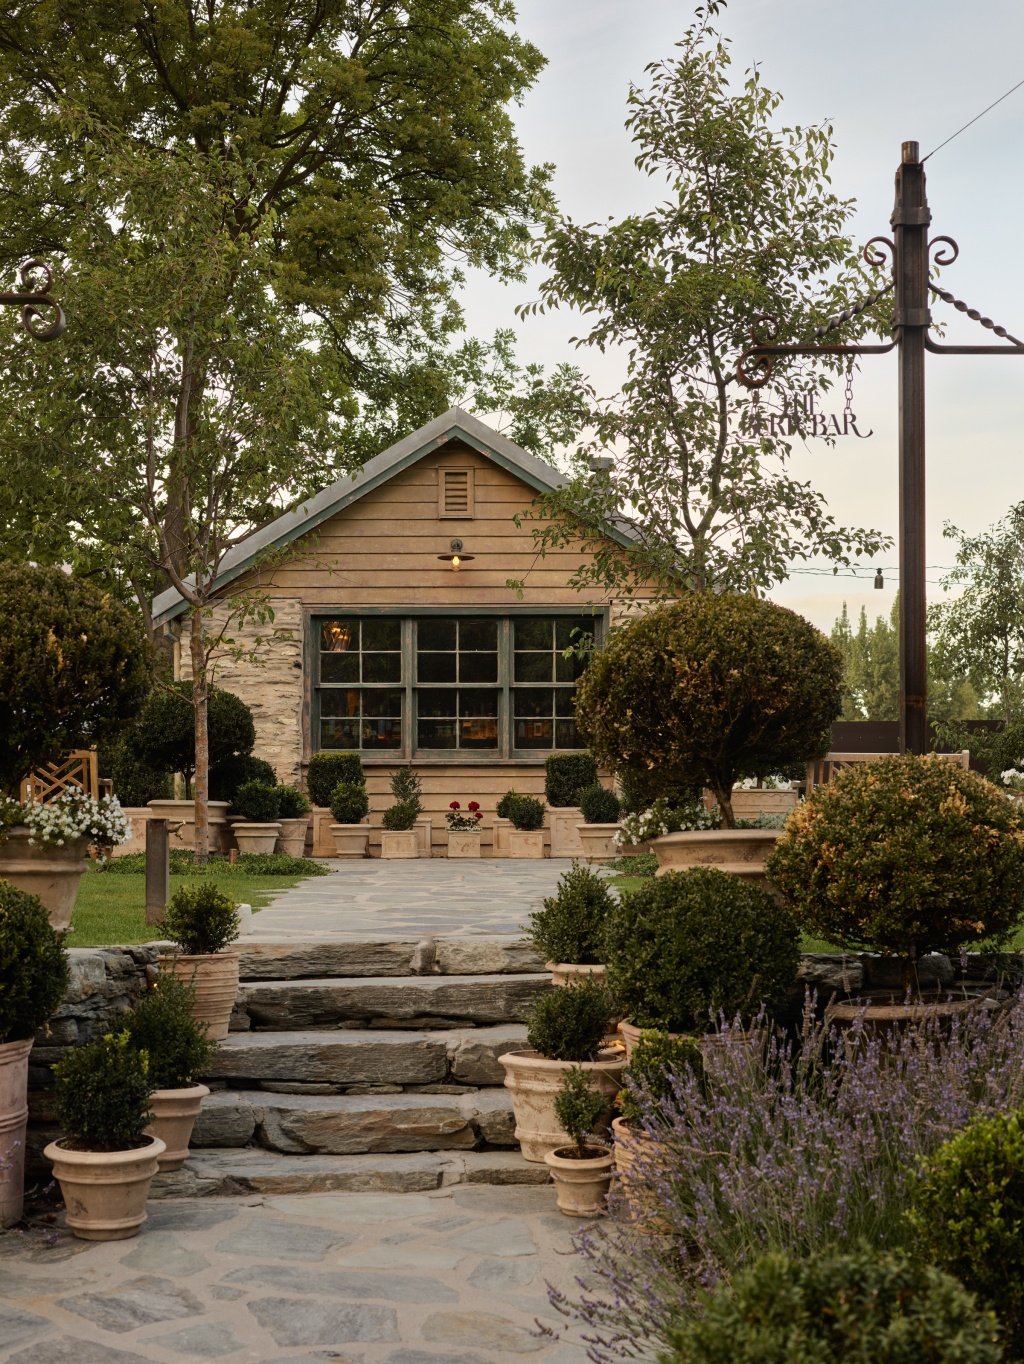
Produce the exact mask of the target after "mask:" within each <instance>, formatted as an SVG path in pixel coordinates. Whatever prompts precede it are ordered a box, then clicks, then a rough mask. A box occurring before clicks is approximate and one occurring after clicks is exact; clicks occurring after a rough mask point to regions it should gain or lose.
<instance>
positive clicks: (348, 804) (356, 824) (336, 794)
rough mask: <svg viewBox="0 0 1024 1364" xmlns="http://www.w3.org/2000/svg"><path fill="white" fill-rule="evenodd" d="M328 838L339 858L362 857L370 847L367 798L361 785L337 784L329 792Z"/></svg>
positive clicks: (352, 783) (362, 784)
mask: <svg viewBox="0 0 1024 1364" xmlns="http://www.w3.org/2000/svg"><path fill="white" fill-rule="evenodd" d="M330 809H331V814H332V815H333V816H334V823H333V824H332V825H331V836H332V837H333V839H334V847H335V850H336V852H337V854H338V856H339V857H365V856H366V851H367V849H368V848H369V846H370V826H369V824H364V823H363V821H364V820H365V819H366V816H367V815H368V814H369V813H370V797H369V796H368V795H367V793H366V786H365V785H364V783H363V782H355V781H339V782H338V784H337V785H336V786H335V788H334V790H333V791H332V792H331V799H330Z"/></svg>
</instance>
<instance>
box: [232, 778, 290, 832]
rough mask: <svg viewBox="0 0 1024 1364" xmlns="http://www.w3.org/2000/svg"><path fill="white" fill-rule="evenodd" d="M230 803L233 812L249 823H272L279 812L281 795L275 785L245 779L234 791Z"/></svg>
mask: <svg viewBox="0 0 1024 1364" xmlns="http://www.w3.org/2000/svg"><path fill="white" fill-rule="evenodd" d="M231 805H232V808H233V810H234V812H235V814H238V815H241V816H242V818H243V819H245V820H248V822H249V823H250V824H272V823H273V822H274V821H275V820H277V818H278V817H279V815H280V813H281V795H280V791H279V788H278V787H276V786H267V785H266V784H265V783H264V782H261V781H247V782H243V783H242V785H241V786H240V787H239V788H238V790H237V791H236V792H235V798H234V800H233V801H232V802H231Z"/></svg>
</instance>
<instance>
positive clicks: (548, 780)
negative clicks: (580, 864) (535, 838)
mask: <svg viewBox="0 0 1024 1364" xmlns="http://www.w3.org/2000/svg"><path fill="white" fill-rule="evenodd" d="M596 781H597V763H595V762H594V759H593V756H592V755H591V754H590V753H552V754H550V755H549V756H548V757H547V758H545V759H544V796H545V798H546V800H547V803H548V823H549V825H550V826H551V856H552V857H579V856H580V855H581V854H582V852H583V844H582V843H581V842H580V836H579V833H578V831H577V827H576V826H577V825H578V824H579V822H580V820H581V818H582V815H581V814H580V792H581V791H583V790H585V789H586V788H587V787H588V786H593V784H594V782H596Z"/></svg>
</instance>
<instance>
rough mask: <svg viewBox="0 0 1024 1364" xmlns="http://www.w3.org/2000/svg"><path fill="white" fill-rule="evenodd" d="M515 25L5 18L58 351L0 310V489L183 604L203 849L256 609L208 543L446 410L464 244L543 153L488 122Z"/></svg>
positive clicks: (27, 244)
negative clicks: (219, 596) (215, 672)
mask: <svg viewBox="0 0 1024 1364" xmlns="http://www.w3.org/2000/svg"><path fill="white" fill-rule="evenodd" d="M513 18H514V13H513V11H512V9H511V6H510V4H509V2H508V0H406V3H404V4H399V3H398V0H380V3H375V4H373V5H369V4H365V3H363V2H362V0H289V3H287V4H286V3H283V0H250V2H249V3H238V2H236V3H228V2H227V0H208V3H206V4H204V5H203V6H198V5H196V4H195V3H194V0H169V2H168V3H167V4H163V5H159V6H158V5H154V4H152V3H151V2H150V0H124V3H121V4H114V5H99V6H96V5H83V4H81V2H80V0H54V2H53V3H52V4H48V5H45V6H30V5H21V4H19V5H15V6H13V7H8V9H7V10H6V11H5V13H4V15H3V16H0V92H2V93H0V132H2V134H3V139H4V143H5V145H6V146H7V147H8V149H9V152H10V154H9V155H8V157H7V158H5V160H4V164H3V167H2V168H0V264H2V263H4V262H13V261H15V260H17V259H20V258H22V257H24V255H25V254H26V253H27V252H28V251H29V250H31V251H32V252H36V251H41V252H44V253H46V254H47V255H48V256H51V257H53V258H54V259H55V260H57V261H58V262H59V263H60V266H61V279H60V295H61V298H62V301H64V302H65V303H66V311H67V313H68V317H69V327H68V331H67V333H66V337H67V339H68V342H69V344H68V345H67V346H66V347H65V348H63V349H62V352H61V355H60V356H59V357H54V356H52V355H51V356H47V355H45V354H40V353H39V352H40V350H41V349H42V348H40V347H35V348H34V349H35V352H36V353H35V354H33V353H32V350H31V348H30V346H27V345H26V344H25V341H26V340H27V338H25V337H24V336H23V335H22V334H21V333H20V332H18V331H17V329H16V326H15V324H14V322H13V321H12V320H11V319H6V320H5V321H4V322H3V323H0V376H2V377H0V384H2V386H3V388H4V389H5V390H6V392H7V393H8V394H9V395H10V401H9V402H8V404H7V407H8V409H9V411H10V412H11V413H12V421H11V423H10V425H9V426H8V429H7V431H6V433H5V436H4V444H3V457H4V465H5V479H4V480H0V482H3V483H4V484H5V485H6V487H7V488H9V489H14V490H18V489H21V490H23V491H25V492H29V491H31V492H32V493H33V494H34V496H33V499H32V505H33V508H34V509H33V510H32V511H31V513H29V514H26V513H24V512H21V513H18V512H12V511H11V504H10V502H9V501H7V495H6V494H5V495H4V497H3V498H0V515H3V514H5V513H6V514H7V515H8V517H9V518H10V519H11V520H12V523H13V527H14V529H15V531H16V538H18V537H20V539H21V542H22V543H23V544H24V543H26V542H27V541H31V539H32V537H33V536H35V537H36V538H37V539H41V540H43V541H44V542H45V544H46V548H47V552H48V553H53V552H54V549H55V547H58V546H60V544H61V543H62V542H61V535H62V534H63V533H64V532H63V530H62V528H63V527H65V526H71V527H72V528H73V533H74V536H75V538H79V539H80V540H81V541H83V542H84V544H85V545H86V546H96V545H98V546H101V547H103V548H105V549H106V550H108V551H109V553H110V555H111V556H113V557H114V558H115V559H116V561H117V564H118V566H119V568H120V571H121V573H122V575H123V577H124V579H126V580H127V581H129V582H131V583H132V585H133V587H134V590H135V593H136V596H137V598H138V600H139V603H140V606H141V607H142V609H143V611H144V612H145V610H146V602H147V600H148V597H149V595H150V593H151V592H152V589H153V587H154V585H155V584H158V583H167V582H170V583H171V584H172V585H173V586H174V587H175V588H177V590H178V591H179V592H180V593H181V594H182V596H183V597H184V598H185V600H186V602H187V605H188V611H187V616H186V625H185V630H186V635H187V652H188V657H189V661H190V671H191V680H192V700H193V705H194V713H195V735H196V744H195V746H196V780H195V786H196V806H197V808H196V857H197V860H199V861H202V860H203V859H204V858H205V855H206V847H207V819H206V801H207V794H208V769H209V754H208V752H207V738H206V732H207V718H206V715H207V703H208V693H209V685H210V665H211V658H212V656H213V654H214V653H215V652H216V651H217V650H218V649H219V648H222V647H225V646H226V647H230V645H231V633H230V632H231V630H232V629H233V628H234V627H235V626H236V625H237V624H238V622H239V620H240V619H245V618H247V617H252V616H254V617H255V618H256V620H257V622H260V621H262V620H266V619H269V615H270V613H269V608H268V606H267V605H266V602H265V601H264V600H262V599H261V597H260V591H259V586H260V585H259V581H258V580H257V582H256V583H255V585H254V584H253V583H252V582H250V583H249V584H247V585H246V589H245V591H244V592H243V593H242V594H241V595H240V596H238V597H237V598H236V599H235V600H234V602H233V603H232V605H231V610H230V612H229V616H228V619H227V621H225V620H224V619H223V618H222V617H221V618H218V619H217V620H216V621H215V622H214V621H213V618H212V617H211V615H210V613H209V609H208V608H209V601H210V596H211V592H212V587H213V583H214V581H215V579H216V576H217V572H218V569H219V567H220V564H221V563H222V562H223V558H224V555H225V554H226V553H227V552H228V550H229V549H230V548H231V547H232V546H233V545H234V544H237V543H238V542H239V541H240V540H241V539H243V538H244V537H245V536H246V535H248V534H249V533H251V531H252V530H253V528H255V527H257V526H259V525H261V524H263V523H264V522H266V521H267V520H269V519H271V518H272V517H273V516H274V515H276V514H278V513H279V512H280V511H281V510H282V509H283V508H284V507H285V506H287V505H290V504H291V503H293V502H295V501H296V500H298V499H300V498H301V497H303V496H304V495H307V494H309V493H310V492H312V491H314V490H316V489H318V488H319V487H322V486H323V485H324V484H325V483H327V482H329V481H330V479H331V478H332V477H335V476H336V475H337V473H338V472H339V469H340V468H344V467H351V466H353V465H357V464H358V463H360V462H361V461H362V459H363V458H364V457H365V455H366V453H367V452H368V451H373V452H376V450H378V449H380V448H381V443H382V440H385V443H386V438H393V436H394V433H395V431H396V430H398V429H402V430H408V429H409V427H410V425H416V424H419V423H420V422H421V421H423V420H426V419H427V418H428V417H431V416H433V415H435V414H436V413H437V412H438V411H439V410H441V409H442V408H443V407H444V406H445V405H446V398H447V393H448V389H449V387H450V386H451V384H452V383H453V382H454V379H453V376H452V373H451V372H450V371H451V366H450V365H448V364H446V363H444V361H445V350H446V347H447V346H448V342H449V338H450V337H451V336H452V334H453V333H454V331H455V330H456V329H457V328H458V326H459V324H460V313H459V309H458V306H457V303H456V299H455V290H456V287H457V285H458V283H459V282H460V279H461V275H460V273H459V271H460V263H462V262H466V263H469V264H472V265H475V266H482V267H484V268H486V269H488V270H490V271H491V272H492V273H494V274H496V275H497V276H499V277H501V278H511V277H514V276H516V275H517V274H518V273H520V271H521V255H522V250H523V247H524V244H525V242H526V240H527V236H528V226H527V224H528V221H529V219H530V216H531V214H532V212H533V208H532V205H533V201H534V198H535V197H536V196H537V195H538V194H540V193H541V192H542V191H543V189H544V186H545V183H546V179H547V174H548V172H547V170H546V169H540V170H533V171H529V170H528V169H527V168H526V167H525V165H524V163H523V159H522V155H521V152H520V148H519V146H518V143H517V141H516V139H515V135H514V130H513V127H512V123H511V120H510V118H509V114H508V109H507V106H508V104H509V103H510V102H512V101H515V100H518V99H519V98H520V97H521V96H522V94H523V93H524V91H525V90H526V89H528V87H529V85H530V84H531V83H532V81H533V80H534V79H535V77H536V75H537V73H538V72H539V70H540V69H541V66H542V64H543V58H542V57H541V55H540V53H539V52H538V51H537V50H536V49H535V48H534V47H533V46H531V45H530V44H529V43H527V42H524V41H523V40H522V39H521V38H520V37H519V36H518V35H517V34H516V33H515V32H514V31H513V30H512V29H511V21H512V19H513ZM40 167H42V168H44V171H45V173H44V174H39V173H37V172H38V168H40ZM474 366H475V370H474ZM456 368H458V366H456ZM499 368H500V366H499ZM485 369H486V366H484V365H482V363H481V360H480V356H479V355H468V356H465V357H463V362H462V369H461V371H460V373H463V374H465V373H468V374H469V375H470V377H472V375H473V373H475V372H479V373H481V374H483V372H484V370H485ZM536 377H537V376H536V375H534V376H533V378H536ZM484 378H485V379H487V380H488V381H490V380H493V378H494V376H493V375H489V374H484ZM492 387H494V384H493V383H492ZM498 387H500V384H499V385H498ZM530 389H531V392H530V394H528V395H527V397H528V398H529V402H528V403H527V404H526V408H527V415H529V414H530V413H532V416H533V418H534V424H535V425H536V422H537V421H538V420H540V421H543V420H544V419H545V411H546V409H545V404H544V403H543V402H539V401H538V398H537V395H536V393H534V392H533V391H532V389H533V383H532V379H531V381H530ZM15 395H16V397H15ZM531 395H532V396H531ZM555 406H558V403H557V401H556V403H555ZM384 432H386V433H387V436H386V437H384V436H383V435H382V433H384ZM47 498H48V499H49V504H48V506H47V507H45V508H41V507H39V506H38V503H39V502H40V501H44V500H45V499H47ZM19 505H20V504H19ZM265 567H266V566H265Z"/></svg>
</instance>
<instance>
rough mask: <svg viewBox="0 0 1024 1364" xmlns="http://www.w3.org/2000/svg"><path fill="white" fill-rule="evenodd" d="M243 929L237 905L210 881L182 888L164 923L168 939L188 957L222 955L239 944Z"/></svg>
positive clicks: (175, 896) (174, 899)
mask: <svg viewBox="0 0 1024 1364" xmlns="http://www.w3.org/2000/svg"><path fill="white" fill-rule="evenodd" d="M241 926H242V921H241V919H239V917H238V913H237V902H236V901H235V900H232V899H231V897H230V896H228V895H225V894H224V893H223V892H222V891H220V890H218V889H217V887H216V886H215V885H214V884H213V883H212V882H210V881H207V882H206V883H205V884H203V883H202V882H200V883H199V884H198V885H189V886H179V887H178V889H177V890H176V891H175V892H174V894H173V895H172V896H171V899H170V903H169V904H168V906H167V913H166V914H165V915H164V922H163V927H164V930H165V931H166V933H167V936H168V937H169V938H170V939H171V941H172V942H176V943H177V944H178V947H179V948H180V950H181V951H182V952H183V953H184V954H185V956H187V957H205V956H212V955H213V953H215V952H220V951H221V950H222V949H223V948H225V947H227V946H228V944H229V943H233V942H234V941H235V939H236V938H237V937H238V933H239V929H240V928H241Z"/></svg>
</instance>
